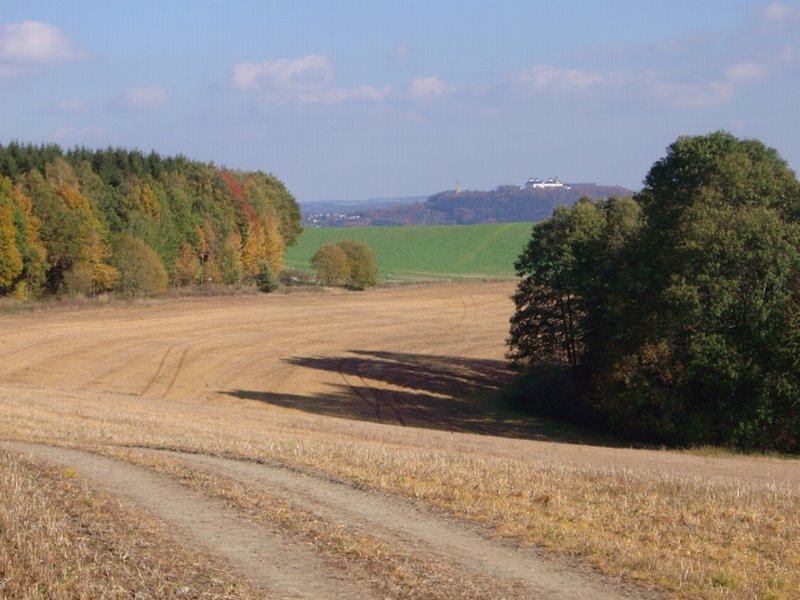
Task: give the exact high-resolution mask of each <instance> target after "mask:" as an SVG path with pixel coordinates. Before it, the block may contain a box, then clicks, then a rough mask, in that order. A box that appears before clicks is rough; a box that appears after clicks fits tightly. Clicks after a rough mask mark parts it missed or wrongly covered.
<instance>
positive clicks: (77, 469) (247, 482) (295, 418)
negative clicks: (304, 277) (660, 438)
mask: <svg viewBox="0 0 800 600" xmlns="http://www.w3.org/2000/svg"><path fill="white" fill-rule="evenodd" d="M512 291H513V284H512V283H509V282H505V283H460V284H449V285H447V284H441V285H418V286H407V287H405V286H404V287H400V288H384V289H377V290H373V291H369V292H366V293H357V294H355V293H344V292H338V291H331V292H326V293H312V292H299V293H297V292H293V293H290V294H276V295H269V296H264V295H259V296H232V297H224V298H203V299H184V300H173V301H151V302H146V303H137V304H132V305H113V306H112V305H108V306H97V307H82V308H77V309H49V310H42V311H39V312H34V313H29V314H17V315H10V316H9V315H7V316H3V317H0V437H1V438H2V439H4V440H6V442H5V443H3V444H2V448H3V451H4V452H6V454H5V456H7V457H9V458H7V459H4V461H3V462H0V465H2V469H3V474H4V476H5V479H4V480H3V485H4V486H6V487H4V488H2V489H0V494H4V493H6V494H12V495H13V494H15V493H22V492H20V491H15V490H21V489H22V488H19V486H18V484H16V483H14V482H16V481H18V480H19V478H20V477H23V479H24V477H28V476H22V475H20V473H30V474H31V475H30V476H29V479H30V481H33V482H34V484H31V485H29V486H28V487H27V488H25V489H26V490H27V491H26V492H25V493H26V494H30V495H32V497H33V495H35V494H36V493H37V489H38V487H41V488H42V490H44V491H42V490H39V492H38V493H39V494H40V495H42V494H44V495H46V496H47V495H48V494H46V493H45V492H46V490H47V489H49V488H50V487H53V486H55V487H59V489H60V487H63V486H64V485H65V484H64V482H62V481H60V480H59V478H58V473H59V472H60V473H70V477H69V481H68V482H67V483H69V484H70V485H72V483H71V482H72V480H73V479H77V480H79V481H80V483H81V485H82V486H85V488H81V490H83V491H78V492H75V491H73V492H70V494H67V493H66V492H65V493H62V494H60V495H49V496H51V497H53V498H57V500H56V501H55V504H56V506H52V503H53V500H52V499H51V500H50V504H47V505H45V504H42V506H43V508H42V509H41V510H42V511H56V513H57V512H58V511H61V512H64V513H65V514H72V513H74V509H71V508H69V507H70V506H72V505H73V502H74V501H77V502H78V505H80V497H81V496H80V495H81V494H83V495H85V496H91V497H98V498H103V499H104V500H103V502H111V501H112V500H106V498H112V499H113V502H118V503H121V505H124V507H125V510H126V511H131V513H130V514H133V515H139V516H137V517H136V518H137V519H138V518H141V519H143V522H144V521H146V522H148V523H153V525H152V530H153V531H154V532H157V533H153V534H148V535H160V536H162V535H167V534H166V533H165V532H172V533H173V536H172V537H171V538H170V539H169V541H168V542H164V543H165V547H171V546H172V545H174V546H175V548H177V549H181V550H180V551H181V552H185V554H180V553H179V552H178V550H176V551H175V553H170V554H169V556H173V555H174V556H181V557H184V556H185V558H181V559H180V560H177V559H176V560H175V561H173V562H172V563H170V562H169V561H162V559H161V558H159V557H158V556H151V555H148V554H147V553H141V552H140V553H139V554H137V556H140V557H141V558H139V559H137V560H141V561H145V562H147V563H148V568H149V569H150V571H152V572H154V573H159V575H158V576H156V577H154V578H153V579H152V581H151V580H144V579H141V578H140V579H135V578H132V577H131V576H130V574H129V570H127V571H126V569H129V563H125V561H124V560H122V559H118V560H117V559H112V560H111V563H110V564H106V563H103V564H102V566H98V567H97V568H88V569H87V568H84V567H85V565H86V562H87V561H89V562H90V563H91V560H92V559H91V556H92V553H91V552H90V551H88V550H87V551H86V552H83V551H82V550H81V552H82V553H78V554H77V555H76V556H77V558H70V556H71V555H69V556H67V555H65V556H64V558H63V563H64V564H63V565H62V567H63V568H62V569H61V570H56V571H53V572H54V573H57V574H50V573H49V572H44V571H43V572H42V573H41V575H40V577H41V578H45V579H46V578H48V577H52V578H53V579H52V580H46V581H42V582H40V583H41V584H42V585H43V586H46V587H50V588H52V589H55V590H59V589H60V590H61V591H60V592H59V593H55V594H52V595H51V596H37V595H36V593H35V586H33V587H30V588H25V589H31V590H34V592H30V593H28V594H27V595H22V596H20V597H30V598H34V597H71V596H70V593H69V589H68V588H64V587H63V586H65V585H67V584H66V583H64V582H69V581H72V582H73V583H74V580H75V577H76V576H77V575H76V573H82V574H88V575H85V576H86V577H92V576H96V577H100V576H101V575H102V574H105V575H104V576H107V575H108V574H109V573H112V574H115V581H119V582H120V583H119V586H120V587H119V588H118V589H117V592H115V593H120V594H123V592H124V593H127V594H128V596H127V597H131V596H132V595H133V594H135V593H136V592H137V590H139V589H140V588H141V589H143V588H146V587H147V586H148V585H149V586H154V587H153V589H150V590H149V591H147V590H145V591H146V592H147V593H149V594H153V597H160V595H166V596H169V594H168V593H167V594H164V592H163V590H164V589H167V588H165V587H163V586H166V585H173V588H170V589H174V588H175V586H176V585H178V584H177V583H174V582H180V581H183V580H186V578H185V577H184V578H182V577H181V575H182V574H183V572H184V571H186V569H187V567H186V565H187V564H196V565H197V567H196V569H195V575H194V576H193V578H192V579H191V585H188V584H187V585H186V586H178V587H177V589H178V590H179V591H180V590H184V588H187V587H188V588H190V590H191V594H192V596H189V597H218V596H220V594H221V592H220V590H230V594H231V596H230V597H238V596H237V594H238V595H239V596H241V595H242V594H244V595H245V596H247V593H248V592H246V591H242V590H248V589H251V588H252V589H257V590H259V591H258V592H257V593H258V594H263V596H264V597H309V598H313V597H321V594H323V591H324V592H325V593H328V592H331V593H333V594H334V595H333V596H332V597H337V591H338V597H376V598H378V597H379V598H385V597H390V598H485V597H496V598H502V597H505V598H530V597H535V598H581V597H593V598H628V597H631V598H636V597H641V598H651V597H658V596H664V597H674V598H754V597H762V598H796V597H798V595H797V590H798V589H800V575H799V573H800V547H799V545H798V544H797V539H800V499H799V498H798V493H799V492H800V466H799V465H798V463H797V461H794V460H780V459H771V458H756V457H735V456H722V457H713V456H696V455H690V454H686V453H676V452H665V451H644V450H632V449H625V448H613V447H600V446H590V445H580V444H577V443H565V441H566V440H567V438H563V439H561V441H552V440H551V439H548V438H549V436H552V430H542V429H541V428H539V426H538V423H537V422H536V421H533V420H528V421H526V420H523V419H519V418H516V417H514V416H513V415H508V414H507V413H504V412H503V411H499V410H497V405H496V397H497V394H498V388H499V387H500V386H501V385H502V384H503V382H504V381H506V380H507V378H508V373H507V371H506V369H505V365H504V362H503V353H504V338H505V335H506V330H507V323H508V317H509V316H510V315H511V312H512V309H513V305H512V303H511V302H510V300H509V296H510V294H511V292H512ZM476 434H479V435H476ZM501 435H502V436H508V435H511V436H515V437H516V438H517V439H511V438H509V437H498V436H501ZM577 436H578V434H573V435H572V436H571V437H570V438H569V441H570V442H575V441H576V438H577ZM526 437H527V438H529V439H523V438H526ZM59 447H61V448H64V447H69V448H70V449H69V451H67V450H66V449H59ZM23 456H33V457H34V458H24V457H23ZM48 464H49V465H56V466H57V467H58V469H60V471H58V470H55V471H54V470H52V468H51V467H47V466H43V465H48ZM47 469H51V470H49V471H48V470H47ZM40 472H41V473H47V474H48V475H47V477H44V476H42V475H40V474H37V473H40ZM31 478H32V479H31ZM30 481H29V483H30ZM37 482H42V483H41V486H39V484H38V483H37ZM47 482H49V483H47ZM15 485H16V486H17V487H16V488H15V487H14V486H15ZM46 486H49V487H46ZM8 490H10V491H8ZM75 494H78V496H77V500H74V498H73V497H74V496H75ZM70 498H73V499H72V500H71V499H70ZM62 499H63V501H62ZM182 506H183V507H185V509H184V510H183V511H182V510H181V508H180V507H182ZM59 507H60V508H59ZM37 510H38V509H37ZM70 511H72V513H71V512H70ZM198 515H199V516H198ZM382 515H383V516H382ZM43 518H44V520H45V521H47V517H43ZM8 519H10V521H7V522H11V521H13V516H9V517H8ZM128 520H130V519H128ZM62 521H63V523H64V528H65V532H66V533H58V532H55V533H53V532H52V530H50V529H47V528H44V527H43V528H41V531H42V533H41V535H42V536H46V537H49V536H54V535H55V536H68V535H72V534H70V533H69V530H70V527H74V528H77V529H78V531H79V532H80V531H84V530H81V529H80V527H81V525H80V523H79V522H77V521H75V520H74V519H73V520H72V521H70V520H69V519H62ZM0 522H2V521H0ZM70 523H72V525H70ZM243 523H252V524H254V525H251V526H243ZM116 527H118V525H117V524H114V522H113V519H112V520H110V521H109V522H108V523H106V524H105V525H104V528H103V531H105V534H104V535H105V536H106V537H105V538H102V539H101V540H100V541H98V540H97V539H95V537H93V536H94V534H93V532H92V530H91V529H90V530H89V531H88V533H86V532H85V531H84V534H83V535H84V537H83V538H82V539H83V542H82V543H85V545H86V547H87V548H93V547H95V546H93V545H92V544H98V543H106V544H107V543H109V542H108V541H107V539H108V538H109V537H111V538H112V539H114V538H113V536H109V535H108V531H115V530H116V529H115V528H116ZM119 527H120V533H119V537H120V539H123V540H128V539H129V537H128V536H129V535H130V531H128V530H124V528H121V527H122V526H121V525H119ZM256 527H258V528H263V533H258V534H253V533H252V532H253V531H256V529H254V528H256ZM248 531H249V532H250V533H248ZM259 531H260V530H259ZM73 533H74V532H73ZM6 538H8V536H6ZM6 538H2V537H0V539H4V541H3V543H4V544H6V547H4V548H0V557H4V558H3V560H4V561H5V564H0V595H6V592H5V591H4V589H5V590H6V591H8V590H11V589H14V590H16V589H17V588H10V587H5V588H4V587H3V586H10V585H12V584H11V581H13V580H8V581H6V580H7V579H8V577H9V573H12V571H11V564H10V562H9V561H10V560H11V559H10V558H9V557H10V556H13V554H9V549H8V544H9V542H8V541H7V539H6ZM143 539H147V538H143ZM104 540H105V541H104ZM43 542H44V540H43ZM124 543H129V542H124ZM145 545H146V544H145ZM24 548H27V549H24V550H23V552H27V553H28V554H32V553H35V552H36V550H35V548H34V547H33V546H30V545H29V546H25V547H24ZM190 550H191V551H190ZM192 552H195V554H193V553H192ZM270 553H272V554H270ZM95 554H97V553H95ZM113 556H118V555H117V554H114V555H113ZM119 556H122V554H119ZM87 557H89V558H87ZM258 557H260V559H259V558H258ZM264 557H267V560H266V561H265V560H264ZM269 557H274V559H273V558H269ZM95 558H97V557H96V556H95ZM162 558H163V557H162ZM278 559H280V560H278ZM29 560H33V559H31V558H30V557H29ZM159 561H161V562H159ZM150 562H152V563H153V564H152V565H151V564H150ZM266 563H269V565H268V566H269V568H267V565H266ZM218 565H228V567H229V570H226V573H228V574H229V575H230V578H229V579H224V580H223V578H220V577H215V576H212V575H211V574H213V573H215V572H216V571H215V569H219V566H218ZM276 565H277V566H276ZM81 568H82V569H83V570H79V569H81ZM157 569H162V570H164V569H166V572H165V574H163V575H162V574H161V572H162V571H158V570H157ZM170 569H172V571H173V572H169V570H170ZM92 573H94V574H95V575H92ZM298 574H302V575H298ZM165 582H166V583H165ZM204 582H205V583H204ZM304 582H305V583H304ZM325 582H329V583H328V586H327V587H326V585H325ZM90 583H91V581H90V582H89V583H86V582H84V585H86V586H89V587H86V589H99V588H92V587H91V586H90ZM301 584H302V585H301ZM126 585H127V586H128V587H127V588H126V587H125V586H126ZM159 585H161V586H162V587H161V588H157V586H159ZM204 585H205V586H206V588H203V586H204ZM59 586H61V587H59ZM133 586H138V587H137V589H133ZM237 586H238V587H237ZM320 586H321V587H320ZM62 588H63V589H62ZM120 590H122V591H120ZM158 590H161V592H162V593H161V594H159V592H158ZM174 593H175V594H177V592H174ZM186 593H187V594H188V593H189V592H186ZM254 593H256V592H254ZM323 595H324V594H323ZM99 597H117V596H115V595H113V594H112V593H111V592H109V593H107V594H105V595H103V594H101V595H100V596H99ZM119 597H124V594H123V595H120V596H119Z"/></svg>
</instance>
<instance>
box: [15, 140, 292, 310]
mask: <svg viewBox="0 0 800 600" xmlns="http://www.w3.org/2000/svg"><path fill="white" fill-rule="evenodd" d="M301 231H302V227H301V217H300V209H299V206H298V204H297V202H296V201H295V199H294V197H293V196H292V195H291V194H290V193H289V191H288V190H287V189H286V187H285V186H284V184H283V183H282V182H281V181H280V180H279V179H277V178H276V177H274V176H273V175H271V174H268V173H265V172H261V171H256V172H245V171H239V170H231V169H225V168H221V167H217V166H215V165H213V164H207V163H202V162H198V161H194V160H190V159H188V158H185V157H182V156H176V157H162V156H160V155H159V154H157V153H155V152H150V153H149V154H144V153H142V152H140V151H138V150H126V149H121V148H106V149H99V150H89V149H86V148H74V149H71V150H64V149H62V148H61V147H59V146H57V145H38V146H37V145H25V144H20V143H10V144H8V145H6V146H0V296H12V297H15V298H18V299H29V298H37V297H40V296H42V295H63V294H76V295H77V294H80V295H85V296H91V297H93V296H97V295H99V294H105V293H118V294H120V295H123V296H131V297H132V296H143V295H150V294H155V293H160V292H163V291H164V290H165V289H166V288H167V287H168V286H185V285H192V284H197V283H201V282H202V283H212V284H213V283H219V284H229V285H235V284H256V285H258V284H259V282H263V281H264V280H265V279H272V278H276V277H277V276H278V274H279V272H280V270H281V268H282V263H283V256H284V252H285V249H286V247H287V246H289V245H292V244H294V243H295V242H296V241H297V239H298V236H299V235H300V233H301Z"/></svg>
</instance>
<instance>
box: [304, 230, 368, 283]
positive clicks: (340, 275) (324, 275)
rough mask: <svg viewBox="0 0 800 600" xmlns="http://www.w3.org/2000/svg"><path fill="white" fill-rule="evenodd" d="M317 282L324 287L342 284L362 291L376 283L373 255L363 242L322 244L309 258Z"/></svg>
mask: <svg viewBox="0 0 800 600" xmlns="http://www.w3.org/2000/svg"><path fill="white" fill-rule="evenodd" d="M311 266H312V268H313V269H314V272H315V274H316V278H317V281H319V282H320V283H322V284H323V285H344V286H346V287H348V288H350V289H353V290H363V289H365V288H367V287H371V286H374V285H375V284H377V282H378V263H377V260H376V258H375V253H374V252H373V251H372V249H371V248H370V247H369V246H368V245H367V244H365V243H364V242H359V241H358V240H342V241H340V242H337V243H336V244H324V245H323V246H321V247H320V249H319V250H317V252H316V253H315V254H314V256H313V257H312V258H311Z"/></svg>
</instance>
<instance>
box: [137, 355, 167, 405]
mask: <svg viewBox="0 0 800 600" xmlns="http://www.w3.org/2000/svg"><path fill="white" fill-rule="evenodd" d="M173 347H174V346H170V347H169V348H167V351H166V352H164V356H162V357H161V362H160V363H158V368H157V369H156V372H155V373H153V376H152V377H151V378H150V381H148V382H147V385H146V386H145V388H144V389H143V390H142V391H141V392H139V395H140V396H144V395H145V394H146V393H147V392H148V391H149V390H150V388H151V387H153V384H154V383H155V382H156V379H158V376H159V375H160V374H161V369H163V368H164V363H165V362H167V357H168V356H169V353H170V352H172V348H173Z"/></svg>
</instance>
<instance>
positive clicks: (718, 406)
mask: <svg viewBox="0 0 800 600" xmlns="http://www.w3.org/2000/svg"><path fill="white" fill-rule="evenodd" d="M516 266H517V272H518V274H519V276H520V281H519V284H518V287H517V291H516V294H515V296H514V302H515V305H516V312H515V314H514V316H513V317H512V320H511V329H510V335H509V338H508V344H509V357H510V358H511V360H512V361H513V363H514V365H515V366H516V367H517V368H518V369H520V371H521V372H522V373H523V374H524V379H525V384H524V385H523V386H522V390H521V392H520V398H521V401H522V402H523V403H524V404H525V405H527V406H528V407H531V408H534V409H536V410H538V411H544V412H548V413H550V414H554V415H557V416H560V417H568V418H571V419H578V420H582V421H584V422H589V423H591V424H593V425H595V426H602V427H604V428H611V429H615V430H617V431H620V432H624V433H625V434H627V435H630V436H633V437H636V438H639V439H642V440H646V441H648V442H649V443H652V442H654V441H655V442H661V443H672V444H681V445H682V444H691V445H696V444H712V445H722V446H731V447H736V448H744V449H758V450H777V451H782V452H798V451H800V182H798V180H797V178H796V176H795V174H794V173H793V172H792V171H791V169H789V168H788V166H787V164H786V162H785V161H784V160H783V159H782V158H781V157H780V156H779V155H778V153H777V152H776V151H775V150H774V149H771V148H767V147H766V146H764V144H762V143H761V142H759V141H757V140H739V139H737V138H735V137H734V136H732V135H730V134H728V133H725V132H717V133H713V134H710V135H707V136H696V137H688V136H687V137H681V138H678V140H677V141H676V142H675V143H673V144H672V145H671V146H670V147H669V149H668V152H667V155H666V156H665V157H664V158H662V159H660V160H659V161H657V162H656V163H655V164H654V165H653V167H652V168H651V170H650V171H649V173H648V174H647V177H646V179H645V186H644V188H643V189H642V191H641V192H640V193H638V194H636V195H635V196H634V197H632V198H630V197H629V198H612V199H609V200H602V201H592V200H589V199H584V200H582V201H580V202H578V203H577V204H576V205H575V206H573V207H562V208H558V209H556V210H555V212H554V213H553V215H552V217H551V218H550V219H548V220H547V221H543V222H541V223H539V224H537V225H536V226H534V229H533V233H532V235H531V238H530V240H529V242H528V245H527V247H526V248H525V250H524V252H523V253H522V255H521V256H520V258H519V260H518V262H517V265H516Z"/></svg>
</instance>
